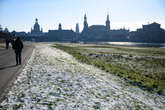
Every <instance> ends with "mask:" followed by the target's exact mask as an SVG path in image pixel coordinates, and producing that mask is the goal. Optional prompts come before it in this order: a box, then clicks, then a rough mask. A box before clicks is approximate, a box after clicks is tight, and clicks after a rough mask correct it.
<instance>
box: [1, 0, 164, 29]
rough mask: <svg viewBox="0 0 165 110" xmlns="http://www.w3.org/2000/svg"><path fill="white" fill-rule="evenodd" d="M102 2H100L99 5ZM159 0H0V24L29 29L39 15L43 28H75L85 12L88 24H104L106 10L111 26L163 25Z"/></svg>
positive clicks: (161, 2)
mask: <svg viewBox="0 0 165 110" xmlns="http://www.w3.org/2000/svg"><path fill="white" fill-rule="evenodd" d="M100 4H102V5H100ZM163 5H164V2H163V0H157V1H155V0H146V1H142V0H135V1H133V2H132V1H131V0H126V1H124V2H123V1H122V0H117V1H116V2H114V1H112V0H103V1H99V0H84V1H83V2H82V1H80V0H77V1H74V0H71V1H67V0H61V1H57V0H54V1H52V0H47V1H46V0H35V1H32V0H28V1H26V0H1V1H0V6H1V8H0V12H1V15H2V17H1V18H0V24H1V25H2V27H3V28H5V27H7V28H9V31H13V30H16V31H25V32H30V29H31V27H33V25H34V19H35V18H38V19H39V24H40V26H41V27H42V28H43V31H44V32H47V31H48V30H51V29H58V24H59V23H61V24H62V27H63V29H73V30H75V27H76V24H77V23H78V24H79V27H80V31H82V29H83V17H84V14H85V13H86V14H87V19H88V24H89V26H90V25H94V24H101V25H105V20H106V16H107V13H109V17H110V21H111V28H112V29H119V28H123V27H125V28H126V29H128V28H129V29H130V30H131V31H132V30H136V29H137V28H141V27H142V24H148V23H152V22H158V23H160V24H161V25H162V28H165V14H164V13H163V11H164V10H165V7H164V6H163Z"/></svg>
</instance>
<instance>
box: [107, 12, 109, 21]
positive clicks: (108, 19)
mask: <svg viewBox="0 0 165 110" xmlns="http://www.w3.org/2000/svg"><path fill="white" fill-rule="evenodd" d="M107 21H109V13H108V14H107Z"/></svg>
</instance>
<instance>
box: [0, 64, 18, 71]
mask: <svg viewBox="0 0 165 110" xmlns="http://www.w3.org/2000/svg"><path fill="white" fill-rule="evenodd" d="M16 66H17V65H8V66H3V67H0V70H4V69H8V68H12V67H16Z"/></svg>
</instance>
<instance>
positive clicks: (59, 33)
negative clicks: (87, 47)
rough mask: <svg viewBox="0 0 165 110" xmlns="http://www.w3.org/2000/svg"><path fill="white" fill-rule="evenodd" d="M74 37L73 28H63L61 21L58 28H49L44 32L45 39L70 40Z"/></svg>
mask: <svg viewBox="0 0 165 110" xmlns="http://www.w3.org/2000/svg"><path fill="white" fill-rule="evenodd" d="M75 37H76V33H75V32H74V31H73V30H63V29H62V25H61V23H60V24H59V26H58V30H49V31H48V33H46V34H45V39H46V41H52V42H54V41H58V42H72V41H73V40H74V39H75Z"/></svg>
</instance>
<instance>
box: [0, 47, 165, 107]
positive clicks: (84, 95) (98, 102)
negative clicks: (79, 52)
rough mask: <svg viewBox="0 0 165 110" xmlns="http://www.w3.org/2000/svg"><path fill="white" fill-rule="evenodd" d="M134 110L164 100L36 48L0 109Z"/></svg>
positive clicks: (161, 104) (55, 51) (58, 52)
mask: <svg viewBox="0 0 165 110" xmlns="http://www.w3.org/2000/svg"><path fill="white" fill-rule="evenodd" d="M1 108H2V109H3V108H4V109H9V110H13V109H14V108H15V109H20V110H41V109H42V110H54V109H55V110H95V109H98V110H114V109H115V110H134V109H146V110H148V109H155V110H163V109H164V108H165V97H163V96H159V95H157V94H151V93H148V92H145V91H143V90H141V89H139V88H137V87H134V86H131V85H129V84H127V83H125V82H124V81H123V80H121V79H119V78H118V77H116V76H113V75H111V74H109V73H106V72H104V71H102V70H99V69H97V68H95V67H93V66H90V65H87V64H82V63H80V62H78V61H76V60H75V59H74V58H73V57H72V56H71V55H69V54H67V53H65V52H63V51H61V50H58V49H55V48H52V47H50V46H49V45H48V44H37V45H36V48H35V50H34V52H33V54H32V57H31V58H30V60H29V62H28V64H27V66H26V67H25V68H24V70H23V72H22V73H21V74H20V76H18V78H17V80H16V81H15V82H14V86H13V88H12V90H11V91H10V92H9V93H8V95H7V99H6V100H4V101H3V102H2V103H1V104H0V109H1Z"/></svg>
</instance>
